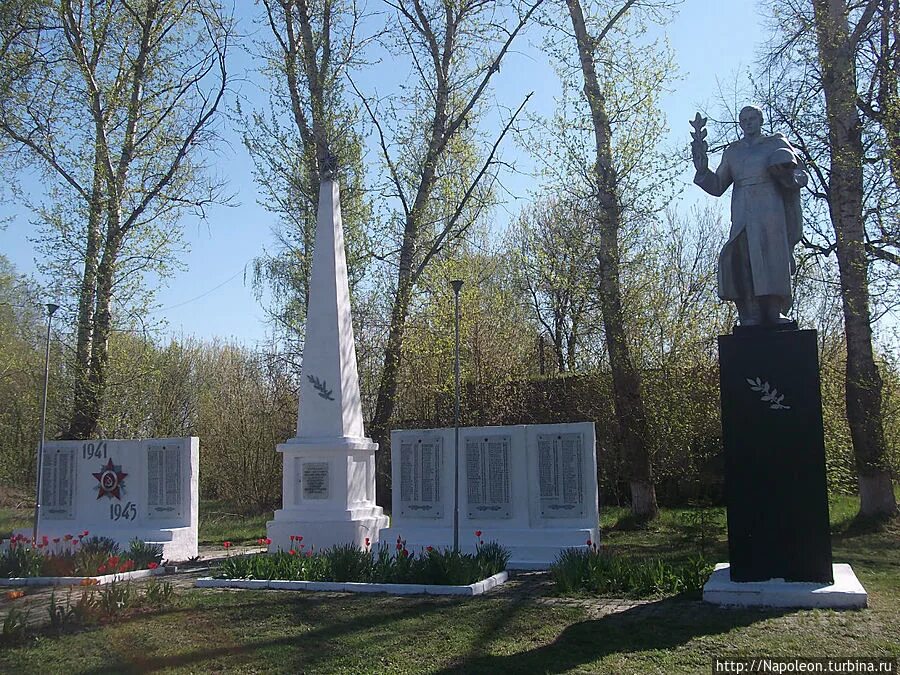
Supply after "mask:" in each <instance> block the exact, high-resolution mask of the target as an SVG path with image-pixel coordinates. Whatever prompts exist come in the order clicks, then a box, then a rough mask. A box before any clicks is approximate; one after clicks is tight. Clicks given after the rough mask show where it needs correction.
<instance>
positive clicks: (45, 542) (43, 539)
mask: <svg viewBox="0 0 900 675" xmlns="http://www.w3.org/2000/svg"><path fill="white" fill-rule="evenodd" d="M41 541H42V542H43V544H44V546H46V545H47V544H49V543H50V539H49V538H48V537H47V535H46V534H45V535H44V536H43V537H41Z"/></svg>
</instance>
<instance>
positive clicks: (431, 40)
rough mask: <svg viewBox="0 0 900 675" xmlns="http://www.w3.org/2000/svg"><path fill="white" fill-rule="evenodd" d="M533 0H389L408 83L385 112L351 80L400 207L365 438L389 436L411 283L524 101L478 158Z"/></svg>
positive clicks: (484, 179)
mask: <svg viewBox="0 0 900 675" xmlns="http://www.w3.org/2000/svg"><path fill="white" fill-rule="evenodd" d="M541 2H543V0H534V1H533V2H531V3H530V4H527V5H524V6H523V7H521V8H518V7H516V6H515V5H514V4H511V3H507V2H502V3H501V2H487V1H486V0H463V1H462V2H442V1H437V0H434V1H431V0H397V1H396V2H391V3H389V4H390V6H391V8H392V9H393V10H394V17H393V21H394V23H393V24H392V26H391V27H390V29H389V31H388V34H389V35H390V36H392V37H393V39H394V43H393V44H392V45H389V46H390V48H392V49H393V50H394V51H395V52H397V53H398V54H404V55H407V56H408V58H409V59H410V60H411V62H412V67H413V76H412V78H411V82H412V84H410V85H407V87H406V91H407V92H408V93H407V94H406V95H405V96H401V97H397V98H395V99H394V100H393V101H392V102H389V103H388V107H389V109H388V110H387V111H385V110H383V109H382V108H381V107H380V102H379V101H377V100H375V98H374V97H371V96H369V97H367V96H363V95H362V93H361V92H359V90H358V89H357V92H358V93H360V97H361V99H362V101H363V105H364V106H365V108H366V111H367V112H368V114H369V118H370V120H371V122H372V124H373V125H374V127H375V130H376V132H377V138H378V141H379V144H380V148H381V152H382V156H383V161H384V164H385V166H386V172H387V176H388V179H387V184H386V185H385V186H384V192H385V195H386V196H387V197H388V198H390V199H393V200H395V201H396V203H397V204H398V209H399V213H398V214H397V215H396V217H395V218H394V219H393V222H394V223H395V224H396V225H397V226H398V232H397V240H396V241H395V242H394V243H393V244H392V247H394V248H393V250H392V251H390V253H389V254H387V255H386V256H385V258H387V257H389V258H390V261H391V263H392V264H396V272H395V276H394V280H393V281H392V286H393V288H392V289H391V291H390V292H391V295H392V301H391V308H390V325H389V328H388V336H387V341H386V347H385V353H384V361H383V367H382V372H381V379H380V383H379V386H378V394H377V396H376V402H375V412H374V415H373V417H372V422H371V425H370V433H371V434H372V437H373V438H374V439H375V440H377V441H379V442H381V443H383V444H386V441H387V439H388V425H389V423H390V419H391V414H392V411H393V407H394V396H395V394H396V391H397V375H398V372H399V368H400V362H401V358H402V353H403V338H404V328H405V324H406V318H407V316H408V313H409V308H410V302H411V300H412V297H413V293H414V290H415V287H416V283H417V281H418V280H419V278H420V276H421V275H422V273H423V271H424V270H425V269H426V267H427V266H428V264H429V263H430V262H431V261H432V260H433V259H434V258H435V256H437V255H438V254H440V253H441V251H442V250H443V249H444V248H445V247H446V246H447V245H448V244H451V243H452V242H454V241H455V240H458V239H459V238H461V237H463V236H464V235H465V233H466V231H467V229H468V228H469V226H470V225H471V224H472V223H473V222H474V221H475V220H477V218H478V217H479V215H480V214H481V213H482V210H483V208H484V207H485V206H486V204H487V201H488V197H489V193H490V188H491V185H492V183H493V181H494V180H495V177H496V171H497V168H498V164H499V162H498V156H497V151H498V148H499V146H500V143H501V142H502V140H503V138H504V137H505V136H506V134H507V133H508V131H509V129H510V128H511V127H512V125H513V123H514V122H515V119H516V116H517V115H518V114H519V112H520V111H521V110H522V108H523V107H524V105H525V101H523V102H522V105H520V106H519V107H518V108H517V109H516V110H515V111H513V112H512V113H511V115H510V116H509V118H508V121H507V122H506V123H505V125H504V127H503V128H502V130H501V131H500V132H499V133H498V134H497V136H496V137H495V140H494V142H493V144H490V145H489V146H488V150H487V152H486V153H485V154H484V155H483V156H481V157H478V154H477V153H476V151H475V149H474V148H473V147H472V140H473V137H474V134H475V129H476V124H477V122H478V116H479V113H480V112H481V110H480V108H481V106H482V104H483V98H484V96H485V93H486V92H487V91H488V85H489V83H490V81H491V78H492V77H493V75H494V74H495V73H497V72H498V71H499V70H500V65H501V63H502V61H503V58H504V57H505V56H506V54H507V52H508V51H509V49H510V47H511V45H512V44H513V42H514V41H515V39H516V37H517V36H518V35H519V33H521V31H522V29H523V28H524V27H525V25H526V24H527V22H528V20H529V19H530V18H531V16H532V14H533V13H534V11H535V10H536V9H537V8H538V6H539V5H540V4H541ZM516 9H519V10H520V11H515V10H516ZM510 14H512V16H510ZM526 101H527V99H526ZM398 105H402V106H405V109H406V110H407V112H409V111H413V112H412V115H409V114H407V115H406V116H401V115H399V114H398V113H397V106H398ZM401 117H402V118H403V119H402V121H401V119H400V118H401ZM389 120H390V125H389V124H388V121H389ZM389 126H390V128H389ZM388 132H391V135H390V136H389V135H388ZM379 458H380V465H379V473H378V476H379V479H380V480H379V481H378V487H379V490H378V501H379V503H381V504H385V503H389V501H388V500H389V492H388V489H387V488H388V486H387V483H386V481H389V476H390V470H389V467H390V456H389V454H388V453H386V452H384V453H381V454H380V455H379Z"/></svg>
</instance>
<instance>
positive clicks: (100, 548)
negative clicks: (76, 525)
mask: <svg viewBox="0 0 900 675" xmlns="http://www.w3.org/2000/svg"><path fill="white" fill-rule="evenodd" d="M119 550H120V549H119V544H118V542H116V540H115V539H112V538H110V537H98V536H97V535H94V536H93V537H88V538H85V539H82V540H81V547H80V548H79V551H81V552H83V553H86V554H88V555H93V554H95V553H99V554H102V555H104V556H105V557H107V558H109V557H110V556H113V555H116V554H118V553H119Z"/></svg>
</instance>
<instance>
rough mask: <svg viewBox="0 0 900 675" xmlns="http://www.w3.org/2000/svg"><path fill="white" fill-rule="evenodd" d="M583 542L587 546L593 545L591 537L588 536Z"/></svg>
mask: <svg viewBox="0 0 900 675" xmlns="http://www.w3.org/2000/svg"><path fill="white" fill-rule="evenodd" d="M584 543H585V544H587V545H588V546H593V545H594V542H592V541H591V538H590V537H588V540H587V541H586V542H584Z"/></svg>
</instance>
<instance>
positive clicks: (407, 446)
mask: <svg viewBox="0 0 900 675" xmlns="http://www.w3.org/2000/svg"><path fill="white" fill-rule="evenodd" d="M453 451H454V430H453V429H452V428H450V429H412V430H397V431H394V432H392V434H391V459H392V467H393V469H392V471H393V476H392V478H393V485H394V490H393V495H394V496H393V519H392V521H391V527H390V528H389V529H387V530H383V531H382V538H386V539H387V540H388V541H390V540H393V539H396V538H397V537H398V536H399V537H401V538H403V539H404V540H406V542H407V547H410V546H414V547H424V546H447V545H451V544H452V541H453V506H454V505H453ZM459 472H460V473H459V485H460V490H459V520H460V545H461V548H462V549H464V550H474V548H475V546H476V544H477V539H476V537H475V535H474V533H475V532H476V531H479V532H482V536H481V539H482V540H484V541H490V540H494V541H498V542H500V543H502V544H503V545H505V546H507V547H508V548H510V549H511V551H512V559H511V563H510V564H511V565H512V566H513V567H519V568H542V567H546V566H547V565H549V564H550V562H552V561H553V559H554V558H555V557H556V555H557V554H558V552H559V551H560V550H561V549H563V548H569V547H578V546H586V545H587V543H586V542H587V541H588V540H590V541H596V539H597V534H598V524H599V512H598V507H597V503H598V492H597V463H596V454H595V438H594V425H593V423H592V422H581V423H574V424H543V425H519V426H508V427H464V428H460V430H459Z"/></svg>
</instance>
